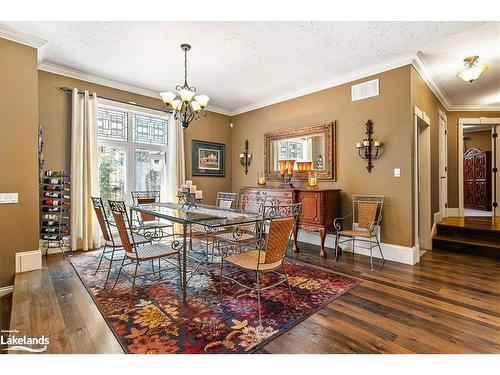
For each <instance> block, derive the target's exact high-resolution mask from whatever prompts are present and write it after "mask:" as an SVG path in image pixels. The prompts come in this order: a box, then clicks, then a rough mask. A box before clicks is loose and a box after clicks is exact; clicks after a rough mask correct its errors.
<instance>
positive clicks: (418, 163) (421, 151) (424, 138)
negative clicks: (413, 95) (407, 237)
mask: <svg viewBox="0 0 500 375" xmlns="http://www.w3.org/2000/svg"><path fill="white" fill-rule="evenodd" d="M413 117H414V140H415V142H414V156H415V157H414V181H415V182H414V223H415V225H414V229H415V233H414V237H415V246H419V247H420V250H421V252H422V251H423V250H430V249H432V237H431V229H432V213H431V128H430V118H429V116H427V115H426V114H425V112H423V111H421V110H420V109H419V108H418V107H417V106H415V107H414V116H413Z"/></svg>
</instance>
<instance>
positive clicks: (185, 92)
mask: <svg viewBox="0 0 500 375" xmlns="http://www.w3.org/2000/svg"><path fill="white" fill-rule="evenodd" d="M181 49H182V50H183V51H184V85H183V86H181V85H178V86H176V88H175V89H176V90H177V92H178V94H174V93H173V92H169V91H165V92H162V93H160V96H161V99H162V100H163V102H164V103H165V106H164V107H163V109H162V110H163V111H164V112H168V113H173V114H174V118H175V119H176V120H178V121H179V122H180V123H181V125H182V127H183V128H187V127H188V126H189V124H190V123H191V121H193V120H199V119H200V118H201V117H204V116H206V115H207V113H206V112H205V108H206V107H207V103H208V100H209V99H210V98H209V97H208V96H207V95H196V88H195V87H191V86H189V85H188V83H187V51H189V50H190V49H191V46H190V45H189V44H185V43H184V44H181Z"/></svg>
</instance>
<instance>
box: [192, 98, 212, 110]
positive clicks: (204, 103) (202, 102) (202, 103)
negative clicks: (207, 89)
mask: <svg viewBox="0 0 500 375" xmlns="http://www.w3.org/2000/svg"><path fill="white" fill-rule="evenodd" d="M194 99H195V100H196V101H197V102H198V103H199V104H200V107H201V108H202V109H203V108H205V107H206V106H207V103H208V101H209V100H210V98H209V97H208V96H207V95H196V96H195V97H194Z"/></svg>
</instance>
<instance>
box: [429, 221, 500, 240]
mask: <svg viewBox="0 0 500 375" xmlns="http://www.w3.org/2000/svg"><path fill="white" fill-rule="evenodd" d="M436 234H437V235H439V236H446V237H457V238H466V239H471V240H479V241H481V240H484V241H488V242H500V232H499V231H494V230H488V229H479V228H468V227H458V226H453V225H443V224H438V225H437V226H436Z"/></svg>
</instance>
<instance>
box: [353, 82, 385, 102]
mask: <svg viewBox="0 0 500 375" xmlns="http://www.w3.org/2000/svg"><path fill="white" fill-rule="evenodd" d="M378 94H379V87H378V78H377V79H372V80H371V81H367V82H363V83H360V84H358V85H354V86H351V98H352V101H353V102H355V101H356V100H361V99H366V98H370V97H372V96H377V95H378Z"/></svg>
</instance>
